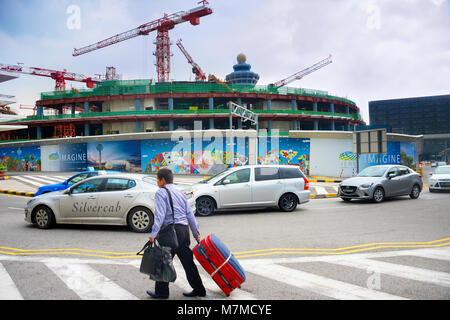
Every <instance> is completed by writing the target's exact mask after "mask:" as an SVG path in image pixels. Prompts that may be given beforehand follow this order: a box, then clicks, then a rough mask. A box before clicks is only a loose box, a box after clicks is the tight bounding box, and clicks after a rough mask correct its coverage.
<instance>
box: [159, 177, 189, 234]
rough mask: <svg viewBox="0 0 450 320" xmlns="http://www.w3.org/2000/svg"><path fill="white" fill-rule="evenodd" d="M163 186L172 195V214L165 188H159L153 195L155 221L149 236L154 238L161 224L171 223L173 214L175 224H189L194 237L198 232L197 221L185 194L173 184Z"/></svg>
mask: <svg viewBox="0 0 450 320" xmlns="http://www.w3.org/2000/svg"><path fill="white" fill-rule="evenodd" d="M165 187H166V188H167V189H168V190H169V192H170V194H171V195H172V202H173V209H174V214H172V209H171V208H170V202H169V195H168V194H167V190H165V189H163V188H159V190H158V191H156V195H155V208H156V212H155V214H154V217H155V219H154V220H155V221H154V223H153V227H152V232H151V233H150V238H156V236H157V235H158V233H159V230H161V228H162V227H163V226H167V225H169V224H172V223H173V217H174V216H175V224H183V225H188V224H189V226H190V228H191V230H192V234H193V235H194V237H196V236H197V234H198V223H197V220H196V219H195V217H194V213H193V212H192V209H191V206H190V205H189V203H188V201H187V199H186V196H185V195H184V194H183V193H182V192H181V191H179V190H178V189H176V188H175V187H174V186H173V184H166V185H165Z"/></svg>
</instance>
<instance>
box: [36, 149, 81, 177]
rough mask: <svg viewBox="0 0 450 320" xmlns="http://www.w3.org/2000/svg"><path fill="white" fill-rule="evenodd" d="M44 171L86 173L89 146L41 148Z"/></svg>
mask: <svg viewBox="0 0 450 320" xmlns="http://www.w3.org/2000/svg"><path fill="white" fill-rule="evenodd" d="M41 154H42V170H43V171H85V170H86V169H87V166H88V163H87V144H86V143H75V144H61V145H50V146H42V147H41Z"/></svg>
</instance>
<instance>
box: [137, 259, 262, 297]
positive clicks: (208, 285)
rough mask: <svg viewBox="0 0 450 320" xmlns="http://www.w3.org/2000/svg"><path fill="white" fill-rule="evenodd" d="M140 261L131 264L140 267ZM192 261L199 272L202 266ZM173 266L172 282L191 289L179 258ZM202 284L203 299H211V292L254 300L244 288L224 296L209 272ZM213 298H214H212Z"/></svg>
mask: <svg viewBox="0 0 450 320" xmlns="http://www.w3.org/2000/svg"><path fill="white" fill-rule="evenodd" d="M140 263H141V262H140V261H133V262H132V263H131V264H132V265H133V266H135V267H136V268H139V267H140ZM194 263H195V264H196V265H197V268H198V270H199V272H202V271H201V270H203V267H202V266H201V265H200V264H199V263H198V262H197V261H195V260H194ZM173 266H174V267H175V271H176V273H177V280H176V281H175V282H174V284H175V285H176V286H177V287H179V288H181V289H183V290H186V291H189V290H191V289H192V288H191V286H190V284H189V282H188V281H187V278H186V272H185V271H184V269H183V267H182V265H181V263H180V262H179V260H176V259H174V262H173ZM202 282H203V285H204V287H205V289H206V292H207V296H206V298H205V299H211V298H212V296H211V293H213V295H214V296H215V297H216V299H224V298H227V299H230V300H256V297H255V296H254V295H252V294H250V293H248V292H245V291H244V290H241V289H239V288H237V289H235V290H234V291H233V292H232V293H231V294H230V296H229V297H225V295H224V294H223V292H222V290H220V288H219V287H218V285H217V284H216V283H215V282H214V280H213V279H212V278H211V276H210V275H209V274H206V275H205V276H203V277H202ZM213 299H214V298H213Z"/></svg>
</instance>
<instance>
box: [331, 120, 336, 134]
mask: <svg viewBox="0 0 450 320" xmlns="http://www.w3.org/2000/svg"><path fill="white" fill-rule="evenodd" d="M335 130H336V125H335V123H334V120H331V131H335Z"/></svg>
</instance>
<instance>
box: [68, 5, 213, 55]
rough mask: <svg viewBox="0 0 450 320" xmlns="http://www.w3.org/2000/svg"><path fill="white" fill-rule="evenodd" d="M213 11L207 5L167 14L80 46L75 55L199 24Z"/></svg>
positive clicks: (74, 52)
mask: <svg viewBox="0 0 450 320" xmlns="http://www.w3.org/2000/svg"><path fill="white" fill-rule="evenodd" d="M212 13H213V11H212V9H211V8H209V7H206V6H200V7H197V8H194V9H191V10H189V11H180V12H177V13H174V14H171V15H165V16H164V17H163V18H160V19H157V20H154V21H151V22H149V23H146V24H143V25H141V26H139V27H137V28H135V29H132V30H129V31H126V32H123V33H120V34H117V35H115V36H112V37H110V38H108V39H105V40H102V41H100V42H97V43H95V44H92V45H89V46H86V47H83V48H80V49H74V51H73V54H72V55H73V56H74V57H76V56H80V55H82V54H85V53H89V52H92V51H95V50H97V49H101V48H104V47H107V46H110V45H113V44H116V43H119V42H122V41H125V40H129V39H132V38H135V37H137V36H141V35H148V34H149V33H151V32H153V31H156V30H160V29H161V30H165V31H167V30H170V29H173V28H174V27H175V25H177V24H180V23H183V22H188V21H189V22H190V23H191V24H192V25H198V24H199V23H200V17H204V16H206V15H209V14H212Z"/></svg>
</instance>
